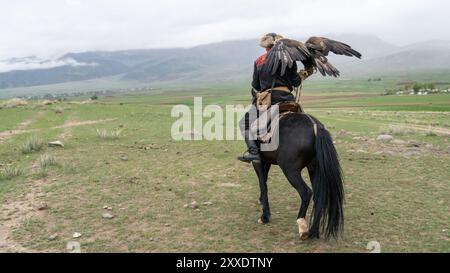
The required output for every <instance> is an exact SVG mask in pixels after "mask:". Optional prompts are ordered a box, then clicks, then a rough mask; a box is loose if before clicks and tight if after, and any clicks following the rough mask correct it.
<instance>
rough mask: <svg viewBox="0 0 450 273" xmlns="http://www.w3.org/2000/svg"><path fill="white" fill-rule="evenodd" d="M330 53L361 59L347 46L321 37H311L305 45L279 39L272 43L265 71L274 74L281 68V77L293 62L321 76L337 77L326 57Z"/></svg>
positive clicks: (336, 71) (334, 69)
mask: <svg viewBox="0 0 450 273" xmlns="http://www.w3.org/2000/svg"><path fill="white" fill-rule="evenodd" d="M330 51H331V52H333V53H334V54H337V55H345V56H350V57H352V56H355V57H357V58H359V59H360V58H361V53H359V52H358V51H356V50H354V49H353V48H351V47H350V46H349V45H347V44H344V43H342V42H339V41H335V40H331V39H327V38H323V37H311V38H309V39H308V40H307V41H306V43H302V42H299V41H296V40H292V39H286V38H280V39H276V40H275V41H274V44H273V47H272V49H271V50H270V51H269V52H268V54H267V61H266V65H265V69H267V71H271V73H272V74H275V73H276V72H277V70H278V69H279V67H280V66H281V71H280V73H281V76H283V75H284V73H285V71H286V67H289V68H291V67H292V65H293V64H294V62H296V61H300V62H302V63H303V65H304V66H305V68H307V69H313V68H315V69H317V70H319V72H320V73H321V74H322V75H323V76H326V75H329V76H333V77H337V76H339V70H337V69H336V67H334V66H333V65H332V64H331V63H330V62H329V61H328V59H327V57H326V56H328V53H329V52H330Z"/></svg>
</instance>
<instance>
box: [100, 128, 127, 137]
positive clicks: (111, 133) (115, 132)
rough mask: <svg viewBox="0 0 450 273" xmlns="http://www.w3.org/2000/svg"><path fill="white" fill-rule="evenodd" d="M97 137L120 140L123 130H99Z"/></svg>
mask: <svg viewBox="0 0 450 273" xmlns="http://www.w3.org/2000/svg"><path fill="white" fill-rule="evenodd" d="M97 136H98V137H99V138H103V139H118V138H120V137H121V136H122V130H119V129H114V130H111V131H108V130H106V129H97Z"/></svg>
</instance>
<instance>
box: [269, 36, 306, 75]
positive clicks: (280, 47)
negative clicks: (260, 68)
mask: <svg viewBox="0 0 450 273" xmlns="http://www.w3.org/2000/svg"><path fill="white" fill-rule="evenodd" d="M310 58H311V53H310V52H309V51H308V49H307V48H306V46H305V45H304V44H303V43H302V42H299V41H296V40H292V39H284V38H283V39H279V40H277V41H276V42H275V44H274V46H273V47H272V49H271V50H270V51H269V53H268V54H267V60H266V65H265V69H267V71H271V73H272V74H275V73H276V72H277V70H278V69H279V67H280V66H281V76H283V75H284V73H285V72H286V67H289V68H292V65H293V64H294V62H297V61H306V60H307V59H310Z"/></svg>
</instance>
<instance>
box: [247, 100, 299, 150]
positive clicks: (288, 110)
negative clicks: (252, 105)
mask: <svg viewBox="0 0 450 273" xmlns="http://www.w3.org/2000/svg"><path fill="white" fill-rule="evenodd" d="M275 105H277V106H278V115H276V113H274V111H271V107H269V108H268V109H266V110H264V111H262V112H260V115H259V117H258V118H257V119H256V120H255V121H254V122H253V123H252V124H251V125H250V131H251V132H252V133H253V134H254V135H256V138H257V139H258V140H259V141H261V142H262V143H269V142H270V140H271V138H272V136H273V135H274V134H275V133H277V130H278V125H279V122H280V120H281V119H282V118H283V117H285V116H287V115H289V114H294V113H303V109H302V107H301V105H300V104H298V103H296V102H294V101H287V102H280V103H278V104H275ZM261 128H263V130H261Z"/></svg>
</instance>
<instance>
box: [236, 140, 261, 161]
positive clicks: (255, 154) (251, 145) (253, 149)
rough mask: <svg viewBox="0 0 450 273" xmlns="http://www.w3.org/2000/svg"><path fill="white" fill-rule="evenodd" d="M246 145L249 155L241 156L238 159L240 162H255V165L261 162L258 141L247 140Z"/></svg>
mask: <svg viewBox="0 0 450 273" xmlns="http://www.w3.org/2000/svg"><path fill="white" fill-rule="evenodd" d="M245 143H246V144H247V147H248V150H247V151H248V153H245V154H243V155H242V156H239V157H238V159H239V160H240V161H244V162H248V163H249V162H252V161H253V162H255V163H259V162H261V157H260V155H259V147H258V145H257V142H256V140H250V139H246V140H245Z"/></svg>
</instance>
